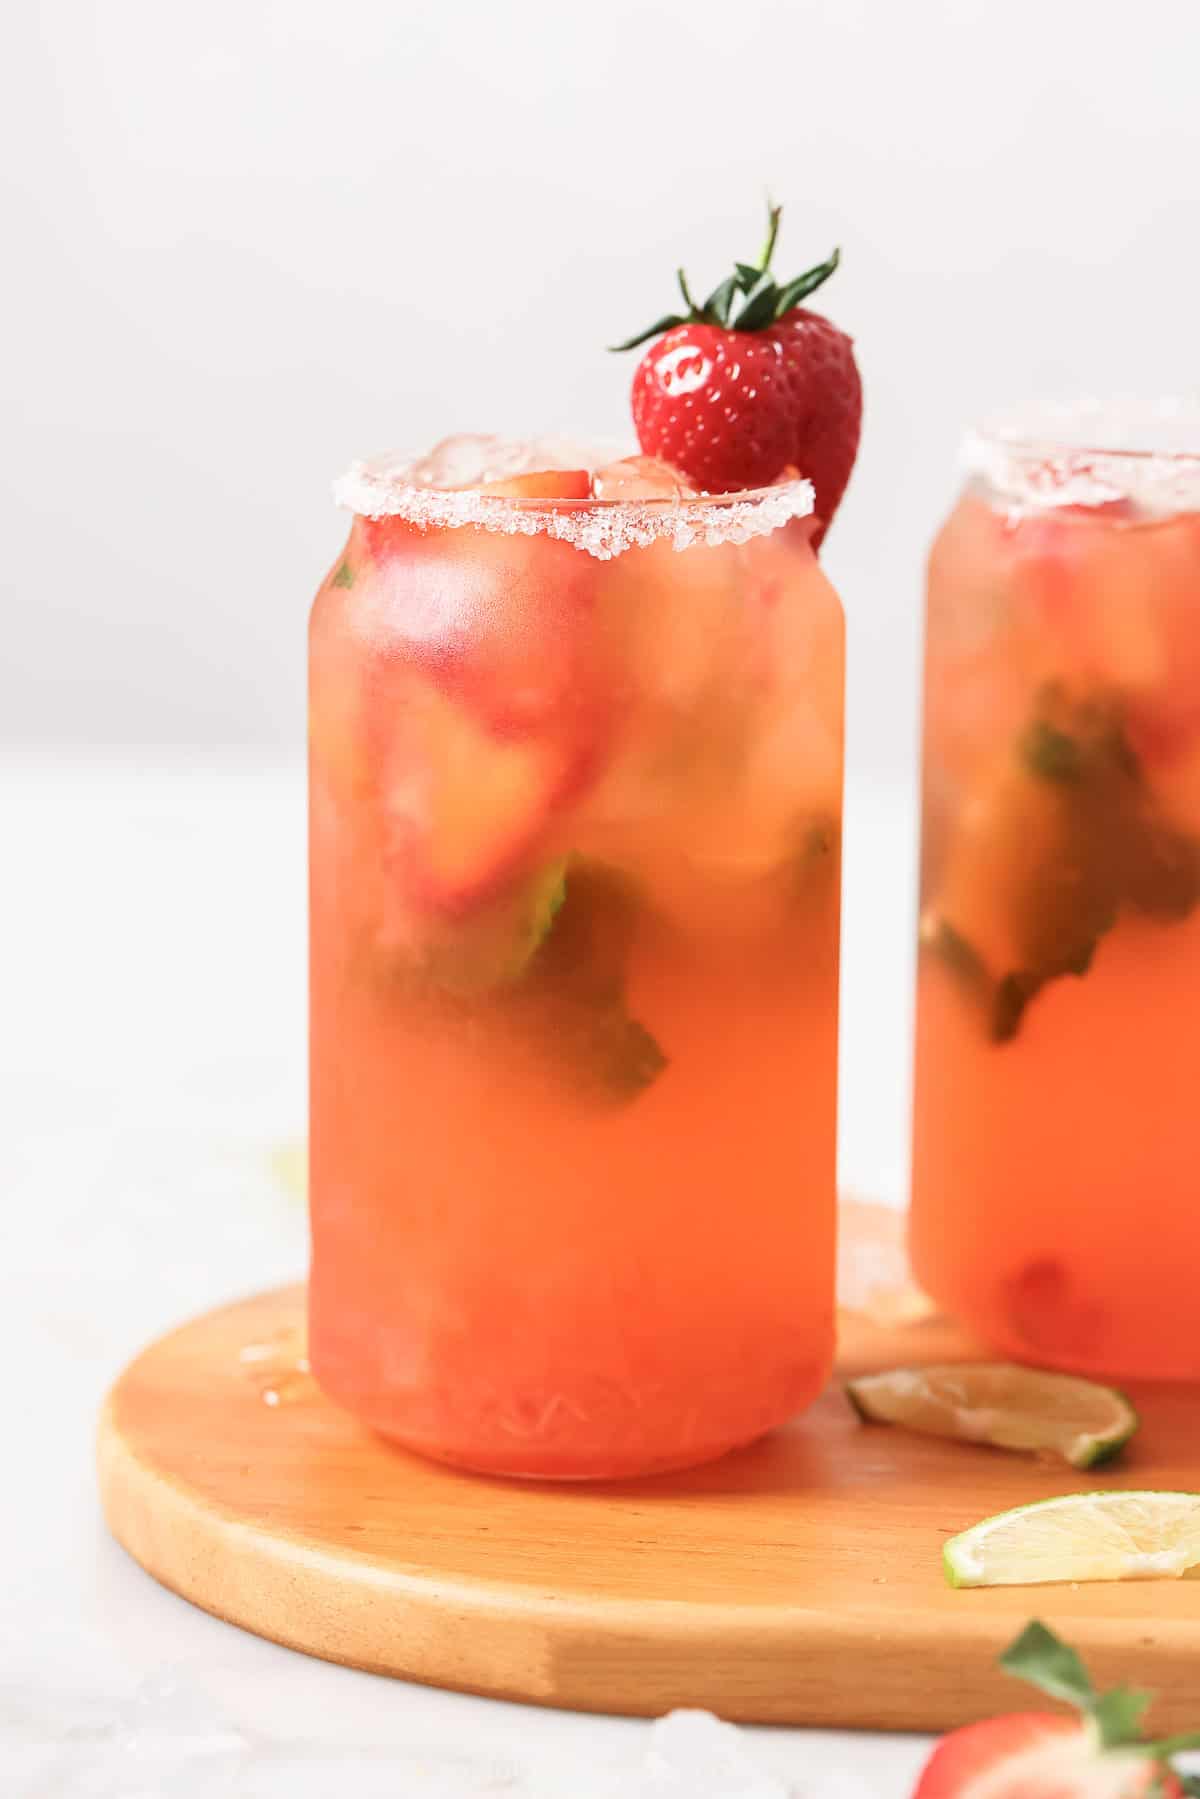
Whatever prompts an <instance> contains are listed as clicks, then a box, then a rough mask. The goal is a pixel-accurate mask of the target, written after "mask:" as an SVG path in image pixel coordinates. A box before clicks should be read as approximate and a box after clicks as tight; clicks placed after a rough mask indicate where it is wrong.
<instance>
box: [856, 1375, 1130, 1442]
mask: <svg viewBox="0 0 1200 1799" xmlns="http://www.w3.org/2000/svg"><path fill="white" fill-rule="evenodd" d="M846 1393H847V1397H848V1398H849V1400H850V1403H851V1405H853V1407H854V1408H855V1410H856V1411H857V1412H858V1413H859V1415H860V1417H863V1418H868V1419H872V1420H873V1421H874V1422H876V1423H879V1424H900V1425H903V1426H904V1427H905V1428H906V1429H907V1430H917V1431H923V1432H926V1433H927V1434H929V1435H931V1436H935V1437H955V1438H957V1439H958V1440H959V1441H961V1442H964V1443H987V1444H990V1445H991V1446H992V1448H994V1449H1024V1450H1030V1451H1038V1450H1041V1451H1048V1452H1050V1453H1052V1454H1055V1455H1061V1456H1062V1457H1063V1458H1064V1460H1066V1461H1068V1462H1070V1463H1071V1465H1072V1467H1074V1468H1094V1467H1095V1466H1096V1464H1097V1463H1098V1462H1106V1461H1107V1460H1108V1459H1109V1457H1110V1456H1114V1455H1115V1454H1116V1453H1117V1451H1118V1450H1119V1449H1120V1448H1121V1446H1122V1444H1124V1443H1128V1441H1129V1439H1130V1437H1131V1436H1132V1435H1133V1433H1134V1431H1135V1430H1136V1429H1137V1425H1138V1417H1137V1413H1136V1412H1135V1411H1134V1409H1133V1407H1132V1406H1131V1405H1130V1403H1129V1401H1128V1400H1127V1399H1126V1398H1125V1396H1124V1394H1122V1393H1117V1392H1115V1391H1114V1389H1113V1388H1112V1387H1101V1386H1098V1385H1097V1384H1096V1382H1095V1381H1090V1380H1078V1379H1076V1377H1075V1376H1074V1375H1070V1374H1046V1373H1044V1372H1043V1371H1042V1370H1040V1369H1037V1368H1018V1367H1016V1366H1014V1365H1013V1364H1012V1363H1009V1362H943V1363H938V1364H936V1365H933V1366H931V1367H928V1368H892V1369H889V1370H888V1372H887V1373H886V1374H867V1375H863V1376H861V1377H860V1378H859V1379H858V1380H852V1381H848V1382H847V1384H846Z"/></svg>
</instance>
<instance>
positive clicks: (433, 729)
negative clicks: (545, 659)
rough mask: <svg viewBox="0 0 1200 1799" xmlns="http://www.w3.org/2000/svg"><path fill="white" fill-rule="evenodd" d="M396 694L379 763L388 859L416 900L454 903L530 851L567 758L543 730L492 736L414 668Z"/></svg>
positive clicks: (472, 897)
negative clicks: (539, 733)
mask: <svg viewBox="0 0 1200 1799" xmlns="http://www.w3.org/2000/svg"><path fill="white" fill-rule="evenodd" d="M395 702H396V706H397V713H396V715H395V717H394V718H393V721H392V729H391V733H390V736H391V741H390V743H389V744H387V746H386V747H385V752H384V758H383V762H382V766H381V768H380V771H379V798H380V803H381V808H382V812H383V818H384V842H385V850H384V857H385V862H386V863H387V864H388V865H389V873H391V874H392V875H394V876H395V877H396V879H397V881H398V883H399V885H400V887H401V889H402V890H403V891H406V892H408V893H409V895H410V896H411V897H413V898H414V899H416V900H417V901H418V902H419V903H420V904H422V905H424V906H429V907H432V908H434V909H436V910H439V911H444V912H457V911H460V910H462V909H463V908H465V907H468V906H470V905H472V904H474V903H476V902H477V901H479V900H481V899H483V898H485V897H486V896H487V895H489V894H490V893H493V892H495V891H496V890H497V889H498V888H499V887H501V886H502V885H503V883H504V882H505V881H506V880H507V879H509V878H510V877H511V876H513V875H515V874H516V873H517V872H518V871H519V870H520V868H521V866H522V864H523V863H524V862H525V861H526V860H527V859H529V858H530V857H531V856H532V855H533V854H534V853H535V852H536V850H537V847H538V846H539V844H540V843H541V842H542V840H543V838H544V835H545V832H546V828H547V825H548V823H549V820H550V818H551V815H552V813H553V810H554V807H555V804H556V802H557V801H558V799H559V798H560V796H561V795H562V794H563V792H564V789H565V788H566V786H567V785H568V782H569V762H568V758H567V756H566V754H565V753H564V751H563V749H562V748H561V746H559V745H556V744H555V743H554V742H553V741H552V740H549V739H546V738H542V737H534V736H527V737H522V738H514V737H500V736H497V735H496V734H495V733H494V732H493V731H491V730H490V729H489V728H488V726H487V723H486V721H485V720H483V719H482V718H481V717H480V716H479V715H478V714H477V713H475V712H473V711H472V710H471V709H470V708H469V707H467V706H464V705H462V704H461V703H460V702H459V701H458V700H457V699H456V698H454V697H453V696H452V695H449V694H447V693H444V692H443V691H441V690H440V689H439V688H438V687H437V686H435V685H433V684H432V683H431V682H428V681H425V680H422V679H421V678H420V677H414V678H413V679H411V680H409V681H406V682H405V683H404V684H403V687H402V689H401V690H399V691H396V692H395Z"/></svg>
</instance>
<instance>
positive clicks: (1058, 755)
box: [1020, 718, 1084, 781]
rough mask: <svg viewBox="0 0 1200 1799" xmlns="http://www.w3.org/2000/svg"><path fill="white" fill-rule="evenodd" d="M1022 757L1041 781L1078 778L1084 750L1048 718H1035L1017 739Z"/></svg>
mask: <svg viewBox="0 0 1200 1799" xmlns="http://www.w3.org/2000/svg"><path fill="white" fill-rule="evenodd" d="M1020 754H1021V760H1022V761H1023V762H1024V763H1025V766H1026V767H1027V768H1028V769H1029V770H1030V772H1031V773H1032V774H1035V775H1040V776H1041V777H1042V779H1043V780H1044V781H1077V780H1078V779H1079V778H1080V776H1081V775H1082V773H1083V767H1084V758H1083V750H1082V748H1081V747H1080V745H1079V743H1078V741H1077V740H1076V739H1075V738H1074V737H1072V736H1070V734H1069V733H1068V732H1066V731H1062V730H1060V729H1059V728H1058V726H1057V725H1053V724H1051V723H1050V721H1049V720H1048V719H1045V718H1038V719H1035V720H1034V721H1033V723H1032V724H1031V725H1030V726H1029V727H1028V728H1027V730H1026V731H1025V734H1024V736H1023V737H1022V738H1021V742H1020Z"/></svg>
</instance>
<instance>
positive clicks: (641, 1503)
mask: <svg viewBox="0 0 1200 1799" xmlns="http://www.w3.org/2000/svg"><path fill="white" fill-rule="evenodd" d="M303 1304H304V1294H303V1289H302V1288H300V1287H294V1288H288V1289H285V1290H283V1291H281V1292H276V1293H267V1294H263V1295H261V1296H259V1297H257V1298H254V1299H249V1300H245V1301H243V1302H241V1303H239V1304H236V1305H231V1306H227V1307H225V1308H224V1309H223V1310H221V1311H217V1312H213V1313H211V1314H209V1315H208V1316H207V1317H204V1318H200V1319H197V1320H196V1321H195V1322H193V1323H191V1324H188V1325H185V1326H184V1327H183V1328H182V1329H180V1330H178V1331H175V1332H174V1333H173V1334H172V1335H171V1336H168V1337H165V1338H163V1339H162V1340H161V1341H160V1342H158V1343H156V1344H154V1345H153V1346H152V1347H151V1348H150V1349H147V1350H146V1351H145V1352H144V1353H143V1354H142V1355H141V1356H139V1357H138V1358H137V1360H136V1361H135V1362H133V1363H132V1364H131V1366H130V1367H129V1368H128V1369H127V1370H126V1372H125V1373H124V1374H123V1375H122V1377H121V1379H120V1380H119V1381H118V1382H117V1384H116V1386H115V1387H114V1389H113V1391H112V1393H111V1395H110V1396H109V1400H108V1403H107V1406H106V1408H105V1412H104V1416H103V1419H102V1421H101V1427H100V1442H99V1465H100V1486H101V1493H102V1496H103V1503H104V1508H105V1512H106V1514H107V1517H108V1522H109V1525H110V1526H111V1528H112V1531H113V1533H114V1535H115V1536H116V1537H117V1539H118V1540H119V1541H120V1542H121V1543H122V1544H124V1546H125V1548H126V1549H127V1550H128V1551H129V1553H130V1554H131V1555H132V1556H134V1557H135V1558H136V1559H137V1560H138V1561H139V1562H140V1563H141V1564H142V1566H143V1567H144V1568H146V1569H148V1570H149V1572H150V1573H151V1574H153V1575H154V1576H155V1578H156V1579H158V1580H160V1581H162V1582H163V1583H164V1585H166V1586H168V1587H171V1588H173V1589H174V1590H175V1592H177V1593H180V1594H182V1595H183V1596H184V1598H186V1599H190V1600H192V1601H193V1602H194V1603H195V1604H196V1605H199V1606H203V1607H204V1608H205V1609H206V1610H207V1611H210V1612H215V1613H216V1614H217V1616H218V1617H221V1618H225V1619H228V1620H229V1621H230V1622H231V1623H234V1624H239V1625H242V1626H243V1627H244V1628H246V1629H248V1630H253V1631H257V1632H258V1633H259V1634H260V1635H262V1636H265V1637H271V1638H273V1639H274V1640H275V1641H276V1642H279V1643H285V1644H287V1645H289V1646H290V1647H291V1648H293V1649H300V1650H304V1651H305V1652H306V1653H308V1654H310V1655H317V1656H324V1657H326V1658H327V1659H329V1660H332V1661H337V1662H344V1663H348V1664H350V1665H352V1666H354V1667H360V1668H369V1669H372V1670H374V1671H376V1672H379V1673H386V1674H395V1675H402V1676H404V1677H405V1678H407V1679H412V1680H420V1681H426V1682H430V1683H432V1684H434V1685H437V1686H445V1687H454V1688H459V1689H462V1690H464V1691H470V1692H475V1693H486V1694H491V1695H494V1696H497V1697H502V1698H506V1699H521V1700H529V1701H534V1702H536V1703H538V1704H542V1705H557V1706H571V1707H576V1708H579V1709H584V1710H592V1711H613V1712H629V1713H640V1714H655V1713H659V1712H663V1711H665V1710H668V1709H669V1708H670V1707H672V1706H679V1705H698V1706H706V1707H709V1708H711V1709H712V1710H714V1711H716V1712H719V1713H721V1714H722V1715H723V1716H725V1717H728V1718H734V1719H740V1720H746V1721H752V1720H753V1721H760V1722H769V1723H787V1724H819V1725H827V1726H856V1725H861V1726H876V1727H880V1728H886V1729H925V1730H940V1729H945V1728H947V1727H949V1726H951V1725H954V1724H959V1723H963V1722H965V1721H967V1720H970V1719H972V1718H975V1717H979V1716H981V1715H983V1714H985V1713H986V1712H989V1711H994V1710H997V1709H1011V1708H1012V1706H1013V1703H1014V1701H1017V1700H1018V1699H1019V1691H1018V1689H1016V1688H1015V1687H1014V1686H1013V1684H1012V1682H1011V1680H1007V1679H1005V1678H1004V1677H1003V1676H1001V1675H999V1674H998V1673H997V1672H996V1671H995V1666H994V1664H995V1657H996V1655H997V1653H998V1652H999V1651H1000V1650H1001V1649H1002V1648H1003V1647H1004V1645H1005V1644H1006V1643H1007V1642H1008V1641H1009V1639H1010V1638H1011V1637H1012V1636H1013V1635H1014V1634H1015V1633H1016V1631H1017V1630H1018V1629H1019V1628H1020V1626H1021V1625H1022V1624H1023V1623H1024V1622H1025V1620H1026V1619H1028V1618H1029V1617H1030V1616H1034V1615H1036V1616H1039V1617H1042V1618H1044V1619H1046V1621H1047V1622H1048V1623H1050V1624H1052V1625H1053V1626H1054V1627H1055V1628H1056V1629H1058V1630H1060V1631H1061V1632H1062V1633H1063V1634H1065V1635H1067V1636H1068V1637H1069V1638H1070V1639H1071V1641H1072V1642H1074V1643H1075V1644H1076V1645H1077V1646H1078V1647H1079V1648H1080V1649H1081V1650H1083V1652H1084V1653H1085V1654H1086V1655H1087V1656H1088V1658H1089V1660H1090V1662H1091V1664H1092V1667H1093V1670H1094V1673H1095V1675H1096V1677H1097V1679H1098V1680H1099V1681H1100V1682H1102V1683H1107V1682H1110V1681H1116V1680H1118V1679H1120V1678H1126V1679H1132V1680H1135V1681H1136V1682H1137V1684H1139V1685H1146V1686H1151V1687H1156V1688H1158V1690H1159V1691H1160V1694H1161V1695H1162V1697H1161V1699H1160V1702H1159V1704H1158V1706H1157V1707H1156V1709H1155V1713H1154V1714H1153V1722H1154V1723H1155V1725H1156V1726H1157V1727H1161V1729H1163V1730H1178V1729H1182V1728H1183V1727H1184V1726H1186V1725H1194V1723H1195V1717H1194V1709H1195V1704H1194V1693H1195V1670H1196V1667H1197V1665H1198V1663H1197V1657H1200V1582H1171V1581H1155V1582H1138V1583H1122V1584H1119V1585H1104V1586H1087V1587H1080V1588H1076V1589H1072V1588H1067V1587H1043V1588H1038V1589H1017V1588H1006V1589H996V1590H994V1591H990V1592H983V1591H978V1592H953V1591H951V1590H950V1589H949V1588H948V1587H946V1586H945V1585H944V1583H943V1580H942V1574H941V1567H940V1551H941V1545H942V1542H943V1541H944V1539H945V1538H946V1537H947V1536H948V1535H950V1534H952V1533H953V1532H955V1531H957V1530H960V1529H961V1528H962V1527H963V1526H964V1525H966V1524H968V1523H970V1522H971V1521H972V1520H974V1519H976V1518H980V1517H983V1516H985V1515H986V1514H987V1513H989V1512H994V1511H998V1510H1000V1509H1001V1508H1003V1507H1005V1506H1009V1505H1016V1504H1020V1503H1022V1502H1023V1501H1025V1500H1028V1499H1031V1498H1035V1497H1038V1496H1040V1495H1047V1494H1051V1493H1058V1492H1070V1491H1073V1490H1075V1489H1077V1488H1078V1487H1080V1486H1083V1485H1086V1484H1088V1482H1089V1479H1091V1480H1094V1481H1095V1483H1096V1484H1097V1485H1100V1484H1104V1485H1116V1486H1129V1487H1147V1486H1161V1487H1195V1486H1197V1485H1198V1484H1200V1480H1198V1470H1197V1464H1198V1461H1200V1429H1198V1425H1200V1404H1198V1402H1197V1396H1196V1394H1195V1392H1194V1391H1192V1390H1187V1389H1184V1388H1178V1387H1176V1388H1160V1389H1157V1390H1150V1389H1144V1390H1143V1391H1142V1392H1140V1393H1139V1394H1137V1395H1136V1398H1137V1401H1138V1403H1139V1405H1140V1407H1141V1410H1142V1414H1143V1427H1142V1430H1141V1433H1140V1434H1139V1437H1138V1439H1137V1441H1136V1443H1135V1444H1134V1445H1133V1446H1132V1449H1131V1453H1130V1454H1129V1456H1128V1458H1127V1459H1126V1460H1125V1461H1123V1462H1122V1463H1121V1464H1120V1465H1119V1466H1118V1468H1117V1469H1115V1470H1114V1471H1113V1472H1111V1473H1109V1474H1107V1475H1103V1476H1101V1475H1096V1476H1092V1477H1089V1476H1087V1475H1083V1474H1080V1473H1078V1472H1076V1471H1074V1470H1072V1469H1069V1468H1061V1469H1060V1468H1057V1467H1050V1466H1044V1465H1041V1464H1038V1463H1034V1462H1032V1461H1029V1460H1027V1459H1025V1458H1022V1457H1016V1456H1005V1455H1002V1454H999V1453H996V1452H993V1451H989V1450H986V1449H975V1448H971V1447H965V1446H960V1445H953V1444H945V1443H939V1442H937V1441H935V1440H933V1439H929V1438H921V1437H917V1436H913V1435H909V1434H906V1433H904V1432H901V1431H897V1430H889V1429H885V1428H880V1427H872V1426H864V1425H861V1424H860V1423H859V1422H858V1421H857V1419H856V1418H855V1416H854V1415H853V1413H852V1412H851V1410H850V1408H849V1406H848V1405H847V1404H846V1402H845V1399H844V1398H843V1396H842V1394H841V1392H840V1391H839V1390H838V1389H837V1388H836V1386H835V1387H833V1388H831V1389H830V1391H828V1392H827V1393H826V1394H825V1395H824V1397H823V1398H822V1399H821V1400H820V1401H819V1402H818V1404H817V1405H816V1406H815V1407H814V1408H813V1409H812V1410H811V1411H810V1412H808V1413H806V1414H805V1415H804V1416H803V1417H802V1418H799V1419H797V1420H796V1422H795V1423H794V1424H792V1425H791V1426H789V1427H788V1428H787V1429H786V1430H783V1431H780V1432H778V1433H777V1434H776V1435H775V1436H773V1437H771V1438H769V1439H768V1440H766V1441H765V1442H763V1443H760V1444H758V1445H757V1446H755V1447H754V1448H752V1449H749V1450H745V1451H742V1452H740V1453H738V1454H737V1455H733V1456H729V1457H727V1458H726V1459H725V1460H724V1461H721V1462H717V1463H714V1464H711V1465H710V1466H708V1467H706V1468H700V1469H697V1470H695V1471H694V1472H692V1473H689V1474H683V1475H671V1476H668V1477H663V1478H659V1479H655V1480H649V1481H644V1482H640V1483H634V1482H628V1483H620V1484H615V1483H614V1484H604V1485H598V1486H542V1485H537V1484H534V1483H529V1482H503V1481H497V1480H486V1479H480V1478H477V1477H473V1476H469V1475H462V1474H457V1473H455V1472H453V1471H452V1470H450V1469H446V1468H441V1467H438V1466H436V1465H434V1464H432V1463H429V1462H425V1461H422V1460H420V1459H419V1458H417V1457H414V1456H409V1455H406V1454H405V1453H403V1452H402V1451H400V1450H397V1449H395V1448H394V1447H392V1446H390V1445H388V1444H387V1443H385V1442H383V1441H381V1440H380V1439H379V1438H377V1437H374V1436H372V1435H371V1434H370V1433H369V1432H367V1431H365V1430H363V1429H361V1428H360V1427H359V1426H358V1425H357V1424H356V1423H355V1422H354V1421H353V1419H351V1418H349V1417H347V1416H345V1415H344V1414H343V1413H341V1412H339V1411H338V1410H337V1409H336V1408H335V1407H334V1406H333V1405H331V1404H330V1403H329V1402H328V1401H327V1400H325V1399H324V1398H323V1397H322V1395H321V1394H320V1392H319V1391H318V1390H317V1388H316V1387H315V1386H314V1385H313V1383H312V1381H311V1379H309V1378H308V1377H307V1376H305V1375H304V1374H302V1373H301V1374H297V1373H296V1372H295V1362H296V1357H297V1355H299V1354H300V1353H302V1350H301V1344H302V1336H301V1332H302V1329H303ZM968 1353H970V1345H969V1344H968V1343H967V1342H966V1341H965V1339H963V1338H962V1337H961V1336H960V1335H959V1334H958V1333H956V1332H955V1331H954V1329H953V1328H952V1327H951V1326H949V1325H947V1324H944V1323H942V1322H939V1321H929V1322H926V1323H923V1324H919V1325H907V1326H900V1327H888V1328H884V1327H879V1326H872V1325H869V1324H867V1323H865V1322H860V1321H848V1322H847V1324H846V1327H845V1330H844V1346H843V1356H842V1364H843V1368H844V1369H846V1370H859V1371H860V1370H863V1369H866V1368H870V1367H886V1366H890V1365H895V1364H897V1363H902V1362H912V1361H921V1360H927V1361H929V1360H941V1359H944V1358H947V1357H953V1356H962V1355H965V1354H968ZM1189 1695H1190V1696H1191V1701H1190V1703H1191V1709H1190V1710H1189Z"/></svg>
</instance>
